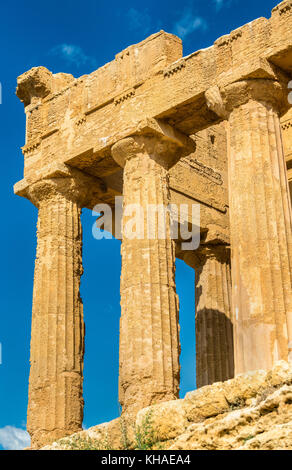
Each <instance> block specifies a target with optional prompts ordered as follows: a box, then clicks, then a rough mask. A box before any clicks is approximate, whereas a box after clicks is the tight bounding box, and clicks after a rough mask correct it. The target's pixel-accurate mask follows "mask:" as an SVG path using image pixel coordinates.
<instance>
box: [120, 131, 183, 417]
mask: <svg viewBox="0 0 292 470" xmlns="http://www.w3.org/2000/svg"><path fill="white" fill-rule="evenodd" d="M152 143H153V142H152V141H151V139H150V142H148V140H147V138H142V137H140V138H138V137H137V138H130V139H125V140H124V141H121V142H119V143H118V144H116V145H115V146H114V147H113V156H114V158H115V156H117V155H120V154H121V149H123V151H124V152H125V153H126V161H125V168H124V189H123V195H124V215H123V242H122V275H121V308H122V311H121V322H120V377H119V395H120V402H121V404H122V406H123V411H127V412H131V411H136V410H138V409H140V408H143V407H145V406H148V405H150V404H153V403H157V402H160V401H165V400H172V399H175V398H177V397H178V392H179V370H180V367H179V350H180V348H179V326H178V298H177V294H176V288H175V247H174V242H173V240H171V236H170V219H169V215H167V217H166V237H164V239H158V232H157V227H156V229H155V231H154V232H153V234H154V237H153V238H152V239H149V238H148V237H147V233H146V229H147V222H146V214H147V206H148V205H149V204H154V205H158V204H162V205H164V206H167V204H168V203H169V188H168V174H167V169H166V167H165V166H164V164H163V161H159V158H158V156H157V154H156V153H155V145H154V148H153V149H152ZM136 147H137V148H136ZM148 147H150V148H148ZM151 149H152V151H151ZM129 204H138V205H139V207H141V208H142V209H143V211H144V214H143V216H141V217H140V219H139V220H140V222H141V223H142V225H143V227H144V229H145V232H144V237H143V239H129V238H128V237H127V236H126V234H125V227H126V224H127V222H128V221H129V217H128V216H127V215H126V212H125V210H126V208H127V207H128V206H129ZM154 220H155V222H157V215H156V217H155V218H154V219H153V220H152V222H153V223H154Z"/></svg>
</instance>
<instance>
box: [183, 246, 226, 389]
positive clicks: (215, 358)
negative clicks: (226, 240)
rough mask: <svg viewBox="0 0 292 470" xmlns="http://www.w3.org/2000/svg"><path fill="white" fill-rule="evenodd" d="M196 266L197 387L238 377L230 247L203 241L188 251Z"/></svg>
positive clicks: (191, 261)
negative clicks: (196, 247)
mask: <svg viewBox="0 0 292 470" xmlns="http://www.w3.org/2000/svg"><path fill="white" fill-rule="evenodd" d="M184 260H185V262H186V263H187V264H189V265H190V266H192V267H194V269H195V286H196V290H195V300H196V375H197V387H203V386H204V385H209V384H212V383H214V382H223V381H225V380H228V379H230V378H232V377H234V346H233V319H232V313H231V273H230V249H229V246H225V245H209V246H207V245H206V246H204V245H201V247H200V249H198V250H197V251H195V252H185V254H184Z"/></svg>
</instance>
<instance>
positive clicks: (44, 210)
mask: <svg viewBox="0 0 292 470" xmlns="http://www.w3.org/2000/svg"><path fill="white" fill-rule="evenodd" d="M70 189H71V191H70ZM28 197H30V198H31V200H32V201H33V202H34V203H35V204H36V205H37V206H38V208H39V217H38V232H37V237H38V242H37V255H36V263H35V277H34V294H33V312H32V332H31V359H30V362H31V370H30V378H29V403H28V424H27V428H28V431H29V433H30V435H31V438H32V446H33V447H40V446H42V445H43V444H45V443H47V442H52V441H54V440H56V439H57V438H59V437H62V436H64V435H68V434H72V432H74V431H77V430H80V429H81V427H82V419H83V397H82V381H83V354H84V323H83V306H82V301H81V298H80V294H79V285H80V277H81V275H82V229H81V223H80V214H81V207H80V206H79V204H78V202H77V200H78V197H79V198H80V197H81V195H80V193H78V187H77V186H76V182H74V181H72V180H70V178H56V179H51V180H44V181H41V182H39V183H36V184H35V185H32V186H31V187H30V188H29V190H28Z"/></svg>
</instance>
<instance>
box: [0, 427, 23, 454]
mask: <svg viewBox="0 0 292 470" xmlns="http://www.w3.org/2000/svg"><path fill="white" fill-rule="evenodd" d="M0 445H1V446H2V447H3V449H5V450H21V449H24V448H25V447H29V446H30V437H29V434H28V432H26V431H25V430H24V429H20V428H16V427H14V426H4V428H0Z"/></svg>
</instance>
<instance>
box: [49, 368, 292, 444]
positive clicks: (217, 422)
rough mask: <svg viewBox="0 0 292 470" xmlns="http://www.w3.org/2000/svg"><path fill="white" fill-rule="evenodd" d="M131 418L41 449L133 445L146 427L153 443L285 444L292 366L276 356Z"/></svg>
mask: <svg viewBox="0 0 292 470" xmlns="http://www.w3.org/2000/svg"><path fill="white" fill-rule="evenodd" d="M131 418H132V419H131V420H130V421H129V420H127V421H125V417H124V418H123V417H122V418H118V419H116V420H114V421H111V422H109V423H103V424H100V425H98V426H94V427H93V428H90V429H88V430H86V431H82V432H80V433H77V434H74V435H72V436H70V437H67V438H65V439H62V440H59V441H58V442H55V443H54V444H53V445H51V446H47V447H45V448H44V449H46V450H62V449H86V448H87V449H88V448H90V449H105V448H106V449H108V450H109V449H125V448H127V449H139V448H140V447H139V442H138V440H137V437H138V435H140V436H141V434H142V435H143V433H144V434H145V433H146V432H147V433H148V437H149V436H150V435H151V436H152V441H153V443H154V449H155V448H158V449H161V448H162V449H164V450H176V449H177V450H190V449H192V450H235V449H240V450H249V449H254V450H263V449H266V450H277V449H290V450H291V449H292V425H291V422H292V367H291V365H289V363H287V362H284V361H280V362H278V363H276V365H275V366H274V368H273V369H272V370H270V371H253V372H250V373H248V374H241V375H238V376H237V377H236V378H234V379H231V380H228V381H227V382H224V383H216V384H213V385H208V386H206V387H202V388H201V389H199V390H195V391H193V392H189V393H187V395H186V396H185V398H184V399H181V400H173V401H169V402H165V403H158V404H156V405H152V406H150V407H147V408H144V409H142V410H140V411H139V412H138V413H137V416H136V417H135V416H132V417H131ZM146 423H147V424H146ZM125 436H127V438H126V439H125ZM126 441H127V442H126ZM125 444H126V446H125Z"/></svg>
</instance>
